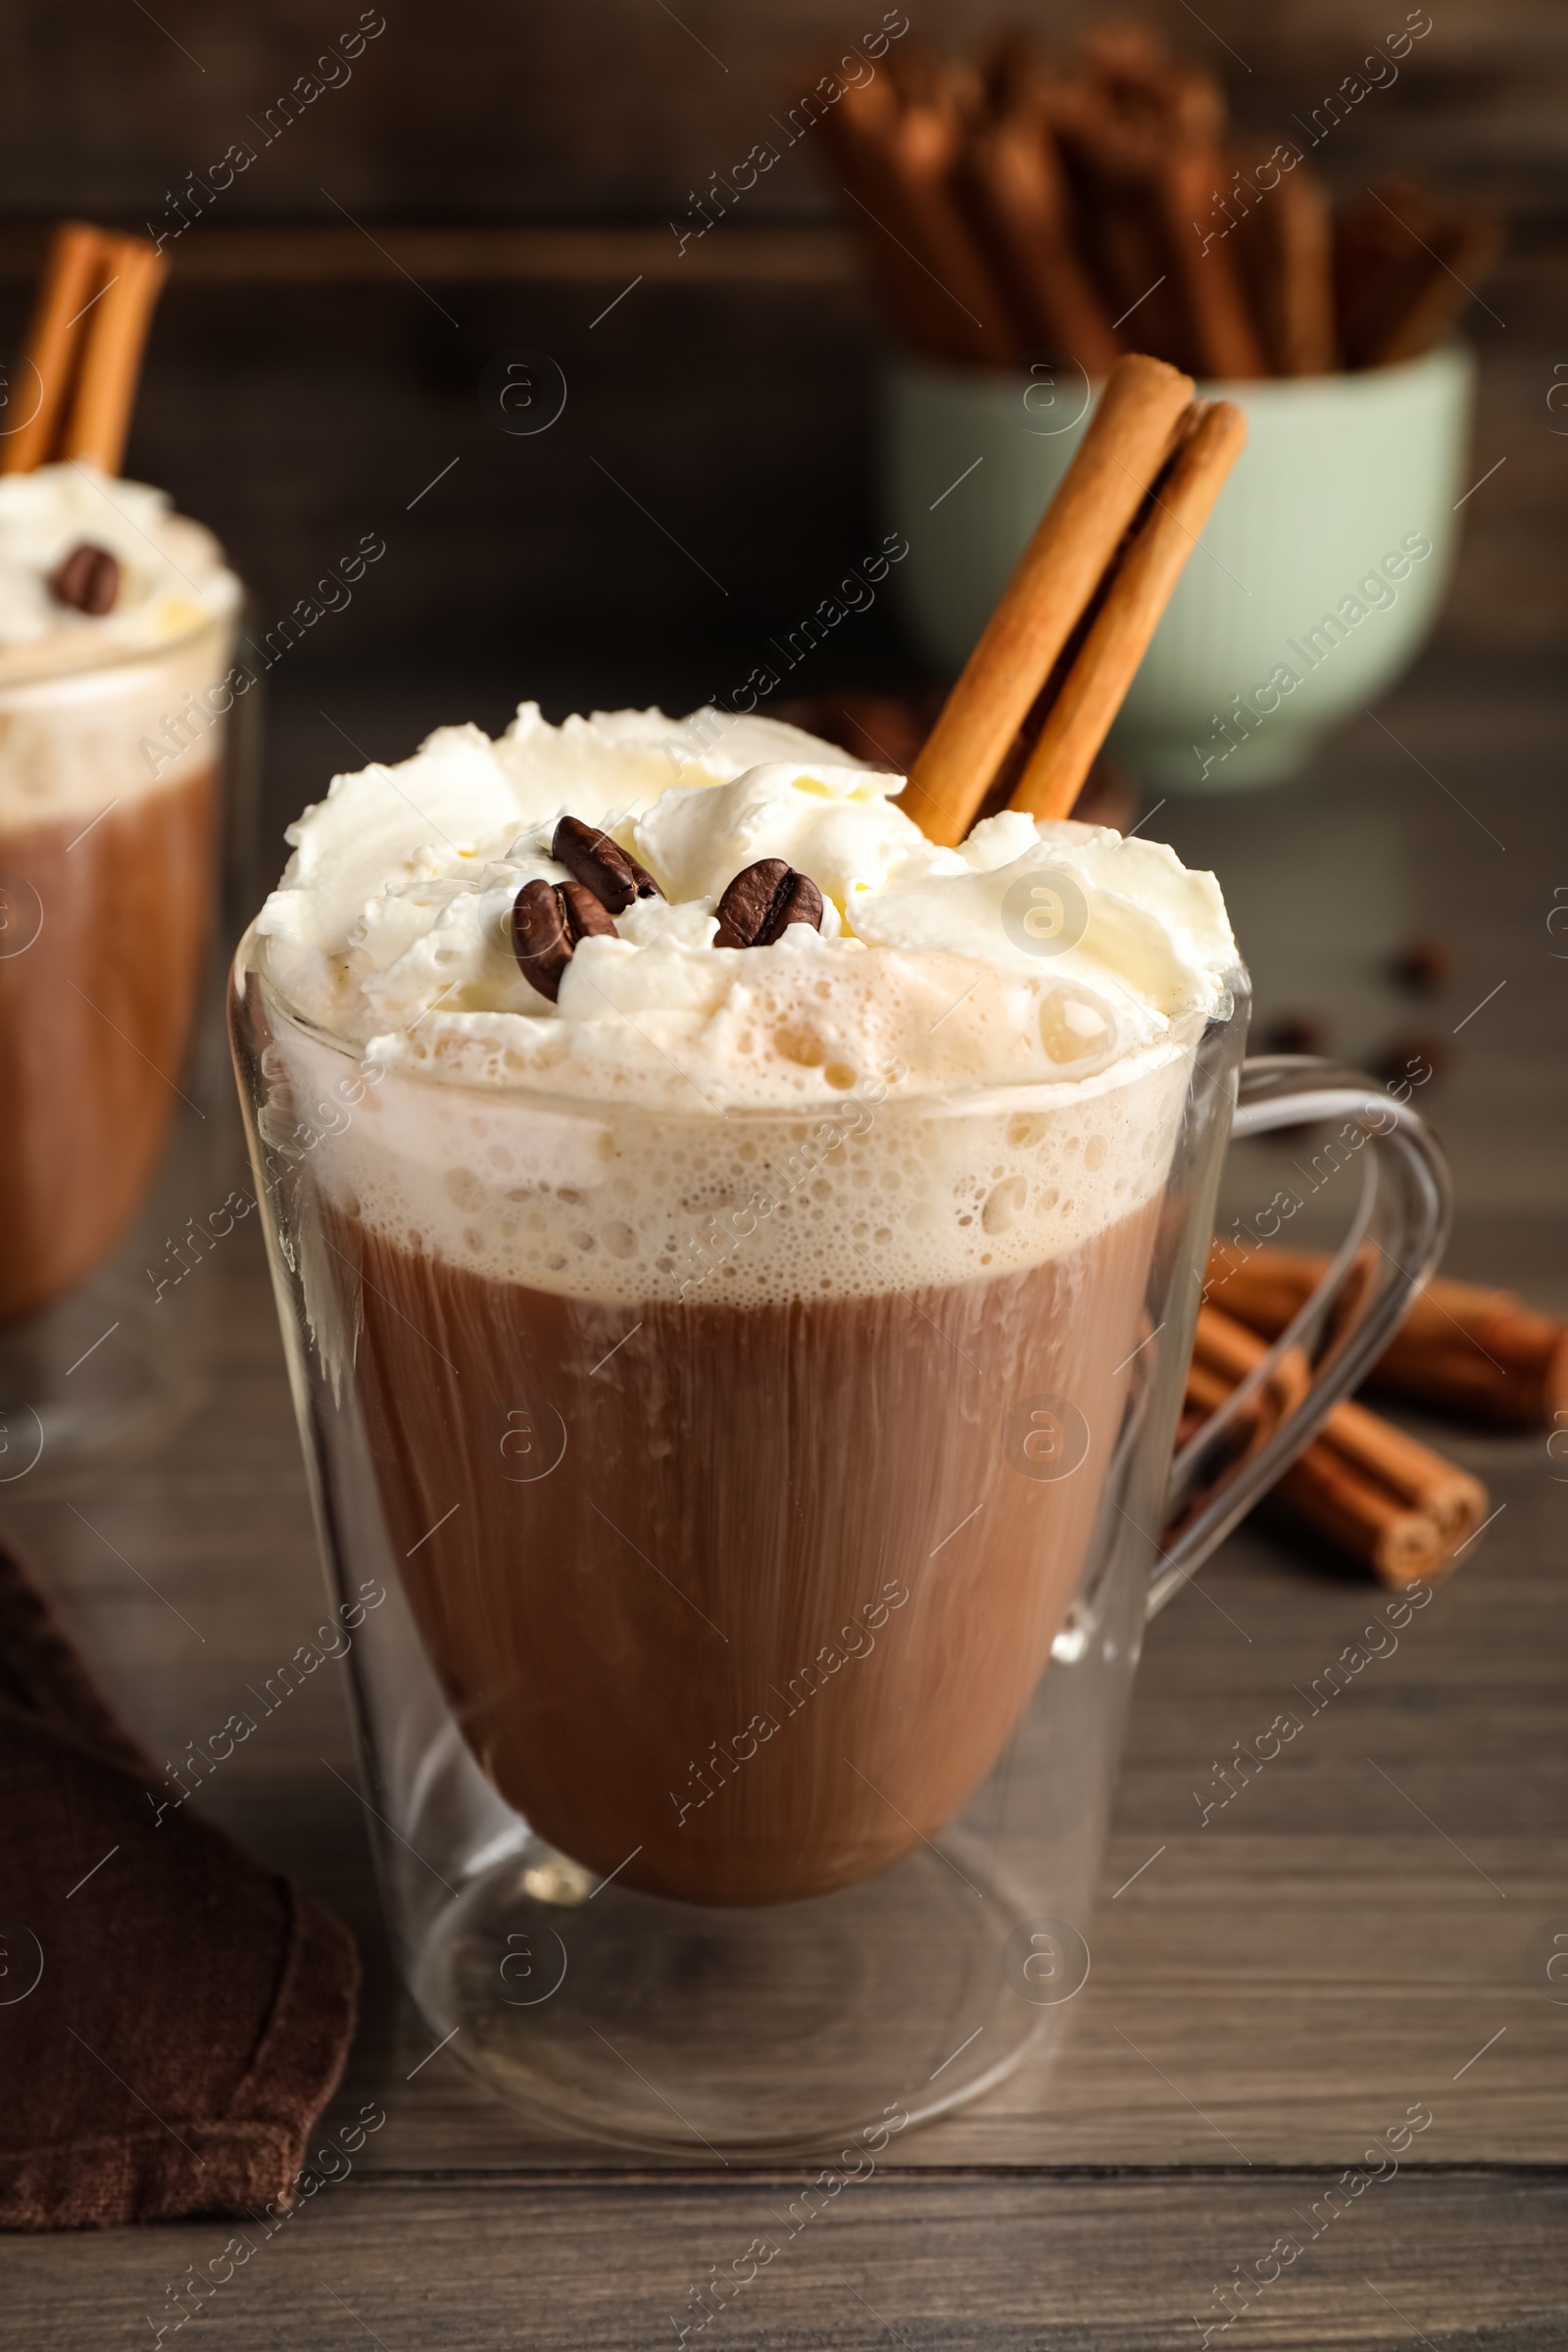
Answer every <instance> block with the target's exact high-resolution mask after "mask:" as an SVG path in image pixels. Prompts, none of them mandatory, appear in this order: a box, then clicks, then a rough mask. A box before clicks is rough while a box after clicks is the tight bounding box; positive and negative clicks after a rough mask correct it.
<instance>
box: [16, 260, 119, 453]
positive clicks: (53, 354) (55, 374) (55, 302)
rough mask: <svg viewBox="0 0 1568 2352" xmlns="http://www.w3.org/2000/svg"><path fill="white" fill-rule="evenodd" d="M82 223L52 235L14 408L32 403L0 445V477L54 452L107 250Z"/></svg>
mask: <svg viewBox="0 0 1568 2352" xmlns="http://www.w3.org/2000/svg"><path fill="white" fill-rule="evenodd" d="M113 241H114V240H113V239H112V238H110V237H107V236H106V235H105V234H104V232H103V230H102V229H98V228H93V227H91V226H90V225H89V224H88V222H86V221H62V223H61V225H60V226H59V228H57V229H56V231H55V233H54V237H53V240H52V242H51V244H50V248H49V256H48V260H47V262H46V263H45V266H44V272H43V277H42V280H41V282H40V285H39V289H38V300H37V303H36V306H35V308H34V311H33V316H32V323H31V325H30V327H29V328H28V330H27V343H26V349H25V352H24V354H23V367H24V378H23V381H22V382H21V383H20V384H19V385H18V386H17V387H16V399H17V402H18V405H19V407H22V408H24V409H25V408H26V407H27V406H28V404H29V403H31V402H32V401H34V400H36V403H37V405H36V407H34V408H32V410H31V413H30V415H29V416H28V417H27V420H26V422H25V424H23V425H20V426H19V427H18V428H17V430H16V431H15V432H13V433H11V434H10V435H8V436H7V438H6V439H5V440H4V441H3V442H0V473H30V472H31V471H32V469H33V467H34V466H41V465H42V464H43V462H44V460H45V459H46V458H47V457H48V456H49V455H50V454H51V452H52V451H53V449H54V445H55V440H56V437H57V434H58V431H59V426H60V422H61V418H62V417H63V416H64V415H65V412H66V407H67V403H68V402H69V400H70V397H71V392H72V388H73V383H74V380H75V374H76V369H77V366H78V364H79V361H80V358H81V353H82V351H83V349H84V348H85V345H86V342H87V340H88V337H89V336H90V334H91V332H92V328H91V325H90V324H84V323H83V314H86V315H87V318H88V319H90V317H91V314H90V312H89V311H88V305H89V304H90V303H91V302H92V299H93V296H94V294H95V293H96V292H97V290H98V288H99V287H100V286H101V285H102V283H103V280H104V278H105V276H106V275H107V273H108V272H107V269H106V264H105V257H106V255H107V253H108V251H109V249H110V247H111V245H112V244H113Z"/></svg>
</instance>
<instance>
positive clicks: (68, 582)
mask: <svg viewBox="0 0 1568 2352" xmlns="http://www.w3.org/2000/svg"><path fill="white" fill-rule="evenodd" d="M49 593H50V595H51V596H52V597H53V598H54V600H55V602H56V604H57V605H70V606H71V608H72V610H73V612H76V613H90V614H91V615H92V617H93V619H94V620H101V619H102V618H103V615H104V614H105V613H112V612H113V611H114V609H115V599H116V597H118V596H119V594H120V559H119V557H118V556H112V555H111V554H110V552H109V550H108V548H107V547H94V546H93V544H92V541H91V540H90V539H83V540H81V541H80V542H79V543H78V544H77V545H76V546H75V547H73V549H72V550H71V553H70V554H69V555H68V556H65V557H63V558H62V559H61V561H60V562H59V563H58V564H56V565H55V568H54V570H53V571H52V572H51V573H50V574H49Z"/></svg>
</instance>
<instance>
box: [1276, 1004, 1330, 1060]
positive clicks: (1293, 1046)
mask: <svg viewBox="0 0 1568 2352" xmlns="http://www.w3.org/2000/svg"><path fill="white" fill-rule="evenodd" d="M1263 1044H1264V1048H1265V1051H1266V1052H1268V1053H1270V1054H1326V1053H1327V1052H1328V1050H1329V1030H1328V1023H1327V1022H1326V1021H1325V1020H1324V1019H1323V1018H1322V1016H1321V1014H1319V1013H1315V1012H1285V1013H1281V1015H1280V1017H1279V1019H1278V1020H1277V1021H1274V1022H1271V1023H1270V1025H1269V1027H1268V1028H1267V1029H1266V1030H1265V1031H1264V1032H1263Z"/></svg>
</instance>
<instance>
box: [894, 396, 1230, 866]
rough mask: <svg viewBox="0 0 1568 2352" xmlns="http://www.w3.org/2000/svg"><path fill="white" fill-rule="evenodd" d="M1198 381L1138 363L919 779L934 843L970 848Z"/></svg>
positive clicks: (940, 723) (1008, 595) (1070, 473)
mask: <svg viewBox="0 0 1568 2352" xmlns="http://www.w3.org/2000/svg"><path fill="white" fill-rule="evenodd" d="M1192 391H1193V385H1192V380H1191V378H1190V377H1188V376H1185V375H1183V374H1181V373H1180V372H1179V370H1177V369H1176V368H1167V367H1166V366H1165V365H1164V363H1163V362H1162V361H1160V360H1151V359H1147V358H1145V357H1144V356H1143V355H1142V354H1141V353H1131V354H1129V355H1128V357H1127V358H1125V359H1122V360H1118V361H1117V363H1116V366H1115V368H1113V369H1112V370H1111V374H1110V377H1109V380H1108V381H1107V383H1106V385H1105V389H1104V392H1103V394H1102V396H1101V400H1100V405H1099V407H1098V408H1097V409H1096V411H1095V415H1094V417H1093V418H1092V419H1091V422H1090V425H1089V429H1088V431H1087V432H1086V433H1085V434H1084V437H1083V439H1082V441H1081V442H1080V443H1079V445H1078V448H1077V450H1076V451H1075V452H1074V454H1073V459H1072V463H1071V465H1070V466H1068V468H1067V471H1066V472H1065V474H1064V475H1063V476H1062V478H1061V480H1060V482H1059V483H1058V484H1057V486H1056V490H1055V493H1054V497H1053V498H1052V501H1051V504H1050V505H1049V506H1048V507H1047V509H1046V511H1045V513H1044V515H1042V516H1041V518H1040V520H1039V522H1038V523H1037V525H1036V526H1035V531H1034V536H1033V537H1032V538H1031V540H1030V542H1029V544H1028V546H1027V547H1026V548H1025V549H1024V552H1023V554H1022V555H1021V556H1020V558H1019V559H1018V563H1017V566H1016V568H1015V569H1014V571H1013V574H1012V577H1011V579H1010V580H1009V581H1008V582H1007V585H1006V587H1005V589H1004V590H1003V592H1002V596H1001V599H1000V600H999V602H998V605H997V609H996V611H995V612H994V613H992V615H991V618H990V620H989V621H988V622H987V623H986V626H985V629H984V631H983V632H982V634H981V637H980V641H979V643H978V644H977V645H976V646H975V649H974V651H973V653H971V655H970V656H969V659H968V661H967V662H966V663H965V664H964V669H963V674H962V676H961V677H960V678H959V679H958V682H957V684H956V686H955V687H954V689H953V692H952V693H951V694H950V695H949V697H948V700H947V704H946V706H945V707H944V709H943V711H942V715H941V717H940V718H939V719H938V720H937V723H936V725H935V727H934V728H933V729H932V731H931V733H930V735H929V736H928V738H927V739H926V743H925V746H924V748H923V750H922V751H921V753H920V756H919V758H918V759H917V760H916V761H915V763H914V766H913V768H912V770H911V771H910V784H911V787H912V788H913V792H914V800H915V808H914V813H915V814H916V815H917V816H918V818H919V821H920V824H921V825H922V827H923V828H924V830H925V832H926V833H927V834H928V835H929V837H930V838H931V839H932V840H933V841H937V842H942V843H946V844H948V845H949V846H952V845H954V844H956V843H957V842H960V841H962V840H963V839H964V837H965V836H966V834H967V833H968V831H969V828H970V826H971V825H972V824H973V822H974V820H975V817H976V815H977V813H978V812H979V809H980V807H981V804H982V803H983V802H984V800H985V797H986V794H987V792H988V790H989V789H990V786H991V784H992V781H993V779H994V778H995V776H996V775H997V773H998V771H999V769H1000V768H1001V766H1002V762H1003V760H1005V757H1006V755H1007V752H1008V751H1009V749H1010V748H1011V745H1012V741H1013V738H1014V736H1015V735H1016V734H1017V732H1018V729H1019V727H1020V726H1021V725H1022V723H1023V720H1024V718H1025V716H1026V714H1027V712H1028V711H1029V708H1030V706H1031V704H1032V703H1033V702H1034V700H1035V698H1036V696H1037V695H1038V694H1039V692H1040V689H1041V687H1042V686H1043V685H1044V684H1045V682H1046V679H1047V678H1048V677H1049V676H1050V674H1051V671H1052V668H1053V666H1054V663H1055V662H1056V659H1057V657H1058V655H1060V653H1061V652H1062V650H1063V648H1064V647H1065V645H1066V644H1067V641H1068V639H1069V637H1070V636H1071V635H1072V632H1073V630H1074V628H1075V627H1076V626H1077V624H1078V622H1079V620H1080V619H1081V618H1082V616H1083V614H1084V613H1085V612H1086V610H1087V609H1088V607H1089V604H1090V602H1091V600H1092V599H1093V597H1094V595H1095V592H1096V590H1097V589H1098V587H1099V585H1100V582H1101V579H1102V577H1103V573H1104V571H1105V567H1106V565H1107V564H1109V563H1110V561H1111V559H1112V557H1113V556H1114V555H1115V553H1116V550H1117V548H1118V547H1119V546H1120V544H1121V541H1122V537H1123V535H1124V533H1125V532H1126V530H1127V529H1128V526H1129V525H1130V524H1131V523H1132V521H1133V520H1134V518H1135V516H1136V515H1137V514H1138V511H1139V509H1140V507H1141V506H1142V504H1143V502H1144V498H1145V495H1146V493H1147V492H1148V490H1149V489H1150V487H1151V485H1152V482H1153V480H1154V478H1155V476H1156V475H1157V474H1158V472H1159V471H1160V468H1161V466H1163V465H1164V463H1165V460H1166V457H1167V455H1168V454H1169V451H1170V447H1171V442H1172V436H1173V435H1174V434H1175V432H1176V430H1177V427H1178V425H1179V424H1180V422H1181V419H1182V417H1183V415H1184V413H1185V410H1186V407H1187V404H1188V402H1189V400H1190V399H1191V397H1192Z"/></svg>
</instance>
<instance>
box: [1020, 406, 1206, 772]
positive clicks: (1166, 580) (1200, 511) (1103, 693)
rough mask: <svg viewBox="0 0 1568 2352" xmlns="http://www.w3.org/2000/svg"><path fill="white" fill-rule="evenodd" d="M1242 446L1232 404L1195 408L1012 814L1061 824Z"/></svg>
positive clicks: (1051, 714)
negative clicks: (1019, 811) (1023, 813)
mask: <svg viewBox="0 0 1568 2352" xmlns="http://www.w3.org/2000/svg"><path fill="white" fill-rule="evenodd" d="M1246 441H1247V418H1246V417H1245V416H1244V415H1243V414H1242V411H1241V410H1240V409H1238V408H1234V407H1233V406H1232V405H1231V403H1230V402H1229V401H1224V400H1216V401H1211V402H1209V403H1207V404H1206V405H1200V406H1196V407H1195V409H1194V410H1193V412H1192V413H1191V417H1190V419H1189V427H1188V430H1187V432H1186V434H1185V436H1184V439H1183V442H1182V446H1181V447H1180V449H1179V451H1178V453H1177V456H1176V459H1175V462H1174V464H1173V465H1172V466H1171V468H1170V472H1169V475H1168V477H1166V478H1164V479H1162V480H1161V481H1160V482H1159V483H1158V484H1157V485H1156V486H1155V489H1154V491H1153V495H1152V504H1151V508H1150V512H1149V515H1148V516H1147V517H1146V518H1145V519H1144V520H1143V521H1141V522H1140V524H1139V526H1138V529H1137V532H1136V534H1135V536H1134V537H1133V539H1132V542H1131V544H1130V546H1129V547H1128V549H1127V551H1126V553H1125V554H1124V555H1123V556H1122V558H1121V560H1120V562H1119V564H1117V567H1116V570H1115V573H1114V576H1113V577H1112V579H1111V581H1110V585H1109V589H1108V592H1107V594H1106V597H1105V601H1104V603H1103V606H1102V608H1101V611H1100V613H1099V615H1098V617H1097V618H1096V619H1095V621H1094V623H1093V625H1092V626H1091V628H1090V631H1089V634H1088V636H1087V638H1086V639H1085V641H1084V644H1083V647H1082V649H1081V650H1080V652H1079V654H1078V656H1077V659H1076V660H1075V661H1074V662H1073V664H1072V667H1071V668H1070V669H1069V671H1068V673H1067V676H1066V679H1065V680H1064V682H1063V684H1062V686H1061V687H1060V689H1059V691H1058V692H1057V694H1056V696H1055V699H1054V702H1053V704H1052V706H1051V709H1050V711H1048V712H1047V714H1046V721H1045V725H1044V727H1043V728H1042V729H1041V732H1040V736H1039V738H1038V740H1037V742H1036V744H1035V748H1034V750H1033V752H1032V753H1031V754H1030V757H1029V763H1028V765H1027V766H1026V767H1025V769H1024V772H1023V775H1022V776H1021V778H1020V779H1019V781H1018V783H1017V785H1016V786H1015V787H1014V790H1013V794H1012V801H1011V806H1012V807H1013V808H1014V809H1027V810H1028V811H1029V813H1030V815H1031V816H1034V817H1059V816H1066V815H1067V814H1068V813H1069V811H1070V810H1071V809H1072V805H1073V803H1074V801H1075V800H1076V799H1077V798H1078V795H1079V793H1080V791H1081V790H1082V789H1083V784H1084V779H1085V777H1086V776H1087V775H1088V773H1089V770H1090V768H1091V767H1092V765H1093V764H1094V760H1095V756H1096V754H1097V753H1098V752H1099V750H1100V748H1101V746H1102V744H1103V742H1104V740H1105V737H1106V735H1107V734H1108V733H1109V731H1110V724H1111V721H1112V719H1113V718H1114V717H1115V715H1116V713H1117V711H1119V710H1120V708H1121V705H1122V699H1123V697H1124V696H1125V694H1126V692H1127V689H1128V687H1129V686H1130V685H1131V684H1132V681H1133V673H1134V671H1135V670H1136V669H1137V667H1138V664H1139V662H1141V661H1142V660H1143V658H1144V654H1145V651H1146V650H1147V648H1148V645H1149V641H1150V639H1151V638H1152V636H1153V634H1154V630H1155V628H1156V626H1157V625H1158V622H1159V616H1160V614H1161V613H1163V612H1164V610H1165V607H1166V605H1167V604H1168V603H1169V602H1170V594H1171V590H1172V589H1173V588H1174V587H1175V585H1176V582H1177V580H1178V578H1179V577H1180V575H1181V571H1182V567H1183V566H1184V564H1186V562H1187V559H1188V557H1189V556H1190V555H1191V554H1192V552H1193V549H1194V547H1195V546H1196V545H1197V542H1198V534H1199V532H1200V531H1201V529H1202V527H1203V524H1204V522H1205V521H1206V520H1207V518H1208V515H1209V511H1210V509H1211V508H1212V506H1213V504H1214V501H1215V499H1216V498H1217V497H1218V496H1219V494H1220V491H1221V489H1222V488H1223V486H1224V483H1225V478H1226V476H1227V475H1228V474H1229V472H1230V470H1231V467H1232V466H1234V465H1235V463H1236V461H1237V459H1238V458H1239V457H1240V455H1241V453H1242V450H1243V448H1244V446H1245V445H1246Z"/></svg>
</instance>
